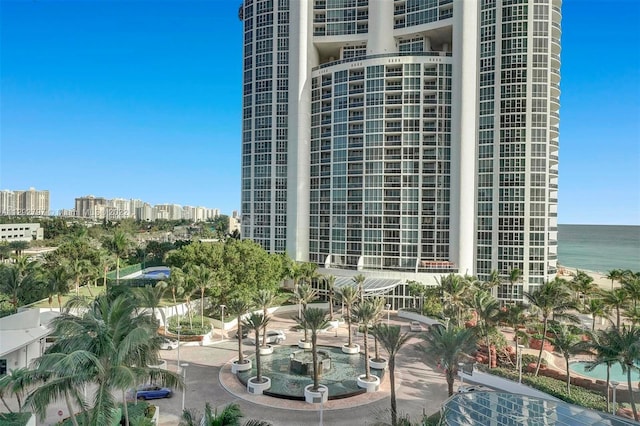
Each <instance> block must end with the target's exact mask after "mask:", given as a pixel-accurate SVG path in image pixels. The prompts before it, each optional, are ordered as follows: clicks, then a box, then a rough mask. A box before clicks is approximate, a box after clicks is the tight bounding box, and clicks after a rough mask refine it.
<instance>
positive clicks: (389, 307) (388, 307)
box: [385, 303, 391, 327]
mask: <svg viewBox="0 0 640 426" xmlns="http://www.w3.org/2000/svg"><path fill="white" fill-rule="evenodd" d="M385 307H386V308H387V327H389V313H390V312H391V303H387V304H386V305H385Z"/></svg>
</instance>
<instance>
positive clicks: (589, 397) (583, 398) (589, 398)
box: [490, 368, 607, 411]
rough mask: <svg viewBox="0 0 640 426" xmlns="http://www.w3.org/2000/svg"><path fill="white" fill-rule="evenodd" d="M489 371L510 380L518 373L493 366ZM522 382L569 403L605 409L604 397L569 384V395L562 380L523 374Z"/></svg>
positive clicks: (593, 408) (600, 409)
mask: <svg viewBox="0 0 640 426" xmlns="http://www.w3.org/2000/svg"><path fill="white" fill-rule="evenodd" d="M490 372H491V373H492V374H495V375H496V376H501V377H505V378H507V379H511V380H518V373H517V372H514V371H512V370H506V369H503V368H493V369H491V370H490ZM522 382H523V383H526V384H527V385H529V386H531V387H533V388H535V389H538V390H540V391H542V392H545V393H548V394H549V395H551V396H555V397H556V398H558V399H561V400H562V401H565V402H568V403H570V404H575V405H580V406H581V407H585V408H590V409H592V410H599V411H606V409H607V403H606V400H605V397H604V395H601V394H599V393H596V392H593V391H590V390H587V389H584V388H581V387H579V386H575V385H571V395H567V383H566V382H565V381H563V380H556V379H552V378H550V377H544V376H537V377H536V376H533V375H529V374H523V376H522Z"/></svg>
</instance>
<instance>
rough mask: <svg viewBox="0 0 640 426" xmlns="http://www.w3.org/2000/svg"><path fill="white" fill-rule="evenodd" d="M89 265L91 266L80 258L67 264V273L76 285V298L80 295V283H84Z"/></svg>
mask: <svg viewBox="0 0 640 426" xmlns="http://www.w3.org/2000/svg"><path fill="white" fill-rule="evenodd" d="M89 265H91V264H90V263H89V261H88V260H86V259H78V258H75V259H71V260H70V261H69V262H68V263H67V271H68V273H69V275H70V276H71V279H72V281H73V282H74V284H75V289H76V296H78V295H80V282H81V281H82V278H83V277H84V276H85V275H86V274H87V271H88V269H89Z"/></svg>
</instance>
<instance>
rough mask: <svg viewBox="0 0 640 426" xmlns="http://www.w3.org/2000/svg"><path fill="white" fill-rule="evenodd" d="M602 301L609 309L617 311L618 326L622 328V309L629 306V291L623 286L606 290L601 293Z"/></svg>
mask: <svg viewBox="0 0 640 426" xmlns="http://www.w3.org/2000/svg"><path fill="white" fill-rule="evenodd" d="M600 294H601V297H602V301H603V302H604V304H605V306H607V307H608V308H609V309H614V310H615V311H616V327H618V328H620V311H621V310H622V309H624V308H626V307H627V305H628V302H629V301H628V300H627V293H626V292H625V291H624V289H623V288H616V289H613V290H604V291H602V292H601V293H600Z"/></svg>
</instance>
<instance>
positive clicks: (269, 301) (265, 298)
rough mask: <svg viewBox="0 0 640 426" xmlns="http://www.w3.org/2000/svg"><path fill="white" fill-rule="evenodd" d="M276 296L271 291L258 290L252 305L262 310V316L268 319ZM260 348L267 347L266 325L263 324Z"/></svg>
mask: <svg viewBox="0 0 640 426" xmlns="http://www.w3.org/2000/svg"><path fill="white" fill-rule="evenodd" d="M276 300H277V298H276V295H275V293H274V292H272V291H271V290H265V289H262V290H258V294H256V296H255V297H254V299H253V303H254V304H255V305H256V306H258V307H261V308H262V316H263V317H265V318H267V319H268V318H269V311H268V309H269V307H271V306H272V305H273V304H274V303H276ZM262 346H263V347H265V348H266V347H267V324H266V323H265V325H264V327H263V329H262Z"/></svg>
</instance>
